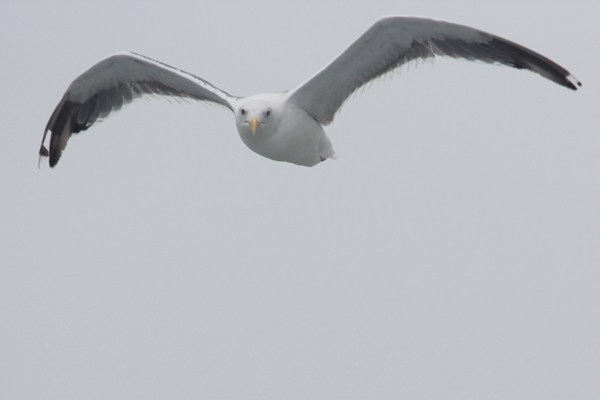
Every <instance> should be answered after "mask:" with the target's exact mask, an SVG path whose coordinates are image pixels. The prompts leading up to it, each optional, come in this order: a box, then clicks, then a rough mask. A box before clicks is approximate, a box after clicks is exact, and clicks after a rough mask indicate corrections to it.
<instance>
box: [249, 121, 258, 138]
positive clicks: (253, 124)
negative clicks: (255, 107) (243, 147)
mask: <svg viewBox="0 0 600 400" xmlns="http://www.w3.org/2000/svg"><path fill="white" fill-rule="evenodd" d="M248 124H250V128H251V129H252V134H253V135H254V134H255V133H256V130H257V129H258V127H259V126H260V121H259V120H258V118H257V117H254V118H253V119H252V121H250V122H248Z"/></svg>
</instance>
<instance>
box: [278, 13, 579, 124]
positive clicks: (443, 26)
mask: <svg viewBox="0 0 600 400" xmlns="http://www.w3.org/2000/svg"><path fill="white" fill-rule="evenodd" d="M435 56H448V57H454V58H464V59H467V60H471V61H475V60H479V61H484V62H488V63H498V64H503V65H507V66H510V67H514V68H518V69H528V70H531V71H533V72H537V73H538V74H540V75H542V76H543V77H545V78H548V79H550V80H552V81H554V82H556V83H558V84H559V85H562V86H565V87H567V88H569V89H573V90H577V86H581V82H579V81H578V80H577V79H575V77H574V76H573V75H571V74H570V72H569V71H567V70H566V69H564V68H563V67H561V66H560V65H558V64H556V63H555V62H553V61H551V60H549V59H547V58H546V57H544V56H542V55H540V54H538V53H536V52H534V51H531V50H529V49H527V48H525V47H523V46H520V45H518V44H516V43H513V42H510V41H508V40H506V39H502V38H500V37H498V36H494V35H492V34H489V33H485V32H482V31H479V30H476V29H473V28H469V27H467V26H463V25H457V24H452V23H449V22H443V21H434V20H430V19H423V18H407V17H386V18H382V19H380V20H379V21H377V22H376V23H375V24H374V25H373V26H372V27H371V28H370V29H369V30H368V31H367V32H365V33H364V34H363V35H362V36H361V37H360V38H359V39H358V40H357V41H356V42H354V43H353V44H352V45H351V46H350V47H349V48H348V49H347V50H346V51H345V52H343V53H342V54H341V55H340V56H339V57H338V58H336V59H335V60H334V61H333V62H332V63H331V64H329V65H328V66H326V67H325V68H324V69H323V70H321V71H320V72H318V73H317V74H316V75H314V76H313V77H311V78H310V79H309V80H308V81H306V82H304V83H302V84H301V85H300V86H298V87H297V88H296V89H294V90H293V91H292V92H291V93H290V97H289V100H288V101H291V102H294V103H295V104H296V105H298V106H299V107H301V108H303V109H304V110H306V112H308V114H309V115H311V116H312V117H313V118H314V119H315V120H317V121H318V122H320V123H321V124H323V125H327V124H329V123H331V122H332V121H333V118H334V116H335V113H336V112H337V111H338V110H339V108H340V107H341V106H342V104H343V103H344V101H345V100H346V99H347V98H348V97H349V96H350V95H351V94H352V93H354V92H355V91H356V90H357V89H359V88H360V87H362V86H363V85H365V84H366V83H368V82H370V81H372V80H373V79H376V78H378V77H380V76H382V75H385V74H386V73H388V72H390V71H393V70H394V69H396V68H398V67H400V66H402V65H404V64H406V63H408V62H409V61H412V60H416V59H423V60H424V59H428V58H433V57H435ZM576 85H577V86H576Z"/></svg>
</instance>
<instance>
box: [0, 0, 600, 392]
mask: <svg viewBox="0 0 600 400" xmlns="http://www.w3.org/2000/svg"><path fill="white" fill-rule="evenodd" d="M0 8H1V9H2V11H1V12H0V51H1V55H0V57H1V62H0V69H1V70H0V93H1V94H0V127H1V131H0V152H1V156H0V398H2V399H11V400H17V399H61V400H64V399H461V400H462V399H598V398H600V343H599V339H598V338H599V337H600V313H599V310H600V292H599V290H598V289H599V284H600V268H599V265H600V262H599V260H600V210H599V204H600V191H599V185H600V160H599V154H600V132H599V129H598V128H599V126H600V112H599V111H600V110H599V100H600V94H599V89H600V84H599V82H598V65H600V52H599V51H598V39H599V38H600V26H599V25H598V17H599V16H600V3H599V2H598V1H573V0H568V1H548V0H544V1H523V0H518V1H489V2H487V1H476V2H470V1H424V0H419V1H376V0H371V1H344V2H327V1H314V2H310V1H303V2H301V3H300V2H298V4H296V3H293V2H288V1H285V2H260V1H253V2H200V1H197V2H181V1H175V2H168V3H167V2H164V3H158V2H131V1H112V2H111V1H103V2H79V1H56V2H52V1H44V2H42V1H39V2H32V1H14V2H13V1H6V0H4V1H2V2H0ZM390 14H399V15H416V16H425V17H432V18H437V19H443V20H449V21H454V22H458V23H462V24H465V25H469V26H473V27H477V28H479V29H482V30H486V31H489V32H492V33H495V34H497V35H499V36H502V37H505V38H507V39H509V40H513V41H516V42H518V43H520V44H523V45H525V46H527V47H530V48H532V49H534V50H536V51H538V52H540V53H542V54H544V55H545V56H547V57H549V58H550V59H553V60H555V61H556V62H558V63H559V64H561V65H563V66H564V67H566V68H567V69H569V70H570V71H572V72H573V74H574V75H575V76H577V77H578V78H579V79H580V80H582V82H583V84H584V86H583V88H582V89H581V90H580V91H578V92H572V91H570V90H567V89H565V88H563V87H560V86H558V85H556V84H554V83H552V82H550V81H548V80H545V79H543V78H540V77H539V76H537V75H535V74H532V73H529V72H523V71H517V70H513V69H509V68H498V67H493V66H489V65H485V64H480V63H469V62H459V61H455V60H444V59H442V60H437V61H436V62H435V65H433V66H431V65H422V66H421V65H419V66H417V67H416V68H415V67H414V66H411V67H410V68H409V70H408V71H406V68H404V69H403V70H402V72H401V74H400V75H396V76H394V79H392V80H390V79H388V80H385V81H382V82H380V83H379V84H375V85H373V86H372V87H371V88H369V89H367V90H365V91H364V93H362V94H359V95H357V96H356V98H354V99H352V100H350V101H349V102H348V103H347V104H346V105H345V107H344V108H343V110H342V112H341V114H340V115H338V117H337V118H336V121H335V122H334V123H333V124H332V125H330V126H329V127H327V128H326V130H327V132H328V134H329V136H330V138H331V139H332V141H333V144H334V148H335V149H336V151H337V152H338V154H339V159H338V160H336V161H327V162H325V163H322V164H321V165H318V166H316V167H314V168H310V169H309V168H304V167H299V166H295V165H292V164H286V163H277V162H274V161H271V160H268V159H266V158H262V157H260V156H258V155H256V154H254V153H252V152H251V151H250V150H248V149H247V148H246V147H245V146H244V145H243V143H242V142H241V141H240V139H239V137H238V134H237V131H236V129H235V125H234V121H233V117H232V115H231V114H230V113H229V112H228V111H227V110H223V109H220V108H218V107H206V106H202V105H198V104H195V103H183V104H177V102H169V101H166V100H158V99H151V100H143V101H139V102H137V103H136V104H133V105H130V106H128V107H127V108H126V109H125V110H124V111H122V112H120V113H118V114H115V115H113V116H111V117H110V118H109V119H107V120H106V121H104V122H102V123H101V124H99V125H97V126H94V127H93V128H92V129H90V130H89V131H87V132H84V133H82V134H80V135H78V136H75V137H73V138H72V139H71V141H70V142H69V145H68V147H67V149H66V151H65V153H64V154H63V158H62V159H61V162H60V163H59V164H58V166H57V168H55V169H52V170H51V169H50V168H48V166H47V164H44V165H42V167H41V169H38V166H37V151H38V149H39V143H40V141H41V137H42V133H43V129H44V127H45V125H46V122H47V120H48V118H49V117H50V114H51V113H52V111H53V109H54V107H55V106H56V104H57V102H58V101H59V100H60V98H61V96H62V95H63V93H64V91H65V90H66V88H67V87H68V85H69V84H70V82H71V81H72V80H73V79H74V78H75V77H77V76H78V75H79V74H80V73H82V72H83V71H85V70H86V69H87V68H89V67H90V66H91V65H93V64H94V63H96V62H97V61H99V60H101V59H102V58H104V57H106V56H108V55H110V54H113V53H116V52H118V51H123V50H131V51H135V52H138V53H141V54H144V55H147V56H149V57H152V58H155V59H157V60H160V61H163V62H166V63H168V64H170V65H173V66H176V67H178V68H181V69H184V70H186V71H189V72H192V73H194V74H196V75H198V76H200V77H202V78H204V79H206V80H208V81H210V82H211V83H213V84H214V85H216V86H218V87H220V88H222V89H223V90H225V91H228V92H229V93H231V94H233V95H238V96H247V95H252V94H255V93H260V92H270V91H282V90H286V89H291V88H293V87H295V86H296V85H297V84H299V83H301V82H303V81H304V80H305V79H307V78H308V77H309V76H311V75H312V74H314V73H315V72H316V71H317V70H319V69H320V68H322V67H323V66H324V65H325V64H327V63H329V62H330V61H331V60H332V59H333V58H334V57H335V56H337V55H338V54H339V53H341V52H342V51H343V50H344V49H345V48H347V47H348V46H349V45H350V44H351V43H352V41H354V40H355V39H356V38H358V36H360V35H361V34H362V33H363V32H364V31H365V30H366V29H368V28H369V26H370V25H371V24H372V23H373V22H375V21H376V20H377V19H378V18H379V17H381V16H383V15H390Z"/></svg>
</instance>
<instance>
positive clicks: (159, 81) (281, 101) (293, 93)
mask: <svg viewBox="0 0 600 400" xmlns="http://www.w3.org/2000/svg"><path fill="white" fill-rule="evenodd" d="M436 56H448V57H453V58H462V59H466V60H470V61H483V62H486V63H493V64H501V65H506V66H509V67H513V68H517V69H528V70H530V71H533V72H536V73H538V74H540V75H542V76H543V77H545V78H548V79H550V80H551V81H554V82H556V83H558V84H559V85H562V86H565V87H567V88H569V89H572V90H577V87H578V86H581V82H579V81H578V80H577V79H576V78H575V77H574V76H573V75H571V73H570V72H569V71H567V70H566V69H564V68H563V67H561V66H560V65H558V64H556V63H555V62H553V61H551V60H549V59H548V58H546V57H544V56H542V55H540V54H538V53H536V52H534V51H532V50H529V49H527V48H525V47H523V46H521V45H518V44H516V43H513V42H511V41H508V40H506V39H502V38H500V37H498V36H495V35H492V34H490V33H486V32H483V31H480V30H477V29H473V28H470V27H467V26H463V25H458V24H453V23H449V22H443V21H434V20H431V19H424V18H409V17H384V18H381V19H380V20H378V21H377V22H376V23H375V24H374V25H373V26H372V27H371V28H370V29H369V30H368V31H366V32H365V33H364V34H363V35H362V36H361V37H360V38H359V39H358V40H357V41H355V42H354V43H353V44H352V45H351V46H350V47H349V48H348V49H347V50H346V51H344V52H343V53H342V54H341V55H340V56H339V57H337V58H336V59H335V60H333V62H331V63H330V64H329V65H327V66H326V67H325V68H323V69H322V70H321V71H319V72H317V73H316V74H315V75H314V76H312V77H311V78H310V79H308V80H307V81H305V82H304V83H302V84H300V85H299V86H298V87H297V88H295V89H293V90H289V91H285V92H282V93H267V94H258V95H254V96H250V97H236V96H232V95H230V94H229V93H226V92H224V91H223V90H221V89H218V88H217V87H215V86H213V85H212V84H210V83H209V82H207V81H205V80H204V79H202V78H199V77H197V76H195V75H192V74H190V73H188V72H185V71H182V70H180V69H177V68H174V67H171V66H169V65H167V64H164V63H162V62H159V61H156V60H153V59H151V58H148V57H145V56H142V55H140V54H136V53H133V52H123V53H117V54H115V55H113V56H110V57H108V58H106V59H104V60H102V61H100V62H99V63H97V64H96V65H94V66H93V67H91V68H90V69H88V70H87V71H86V72H84V73H83V74H81V75H80V76H79V77H77V79H75V80H74V81H73V83H71V85H70V86H69V88H68V89H67V91H66V92H65V94H64V96H63V98H62V100H61V101H60V102H59V103H58V105H57V106H56V109H55V110H54V112H53V113H52V116H51V117H50V120H49V121H48V124H47V125H46V129H45V131H44V137H43V139H42V146H41V148H40V151H39V154H40V159H41V157H42V156H49V157H50V166H51V167H54V166H55V165H56V163H58V160H59V159H60V157H61V154H62V152H63V150H64V149H65V146H66V145H67V141H68V140H69V138H70V137H71V135H72V134H73V133H79V132H81V131H84V130H86V129H88V128H89V127H91V126H92V125H93V124H94V123H95V122H96V121H98V120H100V119H103V118H106V117H107V116H108V115H109V114H110V113H111V112H113V111H117V110H119V109H120V108H121V107H122V106H123V104H127V103H130V102H132V101H133V100H135V99H137V98H139V97H141V96H143V95H149V94H153V95H162V96H173V97H179V98H185V99H192V100H197V101H208V102H212V103H215V104H217V105H220V106H223V107H225V108H228V109H229V110H231V111H232V112H233V114H234V116H235V123H236V127H237V130H238V132H239V135H240V137H241V139H242V141H243V142H244V143H245V144H246V146H248V147H249V148H250V149H251V150H253V151H254V152H256V153H258V154H260V155H262V156H264V157H267V158H270V159H272V160H276V161H286V162H290V163H294V164H298V165H304V166H308V167H312V166H314V165H316V164H318V163H320V162H322V161H325V160H327V159H329V158H336V153H335V151H334V150H333V147H332V145H331V141H330V140H329V138H328V137H327V135H326V134H325V131H324V129H323V126H325V125H328V124H330V123H331V122H332V121H333V119H334V117H335V115H336V113H337V111H338V110H339V109H340V108H341V107H342V105H343V104H344V102H345V101H346V99H348V97H349V96H350V95H351V94H352V93H354V92H355V91H356V90H357V89H359V88H361V87H363V86H364V85H365V84H367V83H369V82H371V81H373V80H374V79H376V78H379V77H382V76H385V75H386V74H388V73H392V72H393V71H394V70H395V69H397V68H399V67H401V66H402V65H405V64H407V63H408V62H410V61H413V60H427V59H432V58H435V57H436ZM48 131H50V132H52V135H51V138H50V147H49V149H50V150H48V149H47V148H46V147H45V145H44V143H45V141H46V135H47V134H48Z"/></svg>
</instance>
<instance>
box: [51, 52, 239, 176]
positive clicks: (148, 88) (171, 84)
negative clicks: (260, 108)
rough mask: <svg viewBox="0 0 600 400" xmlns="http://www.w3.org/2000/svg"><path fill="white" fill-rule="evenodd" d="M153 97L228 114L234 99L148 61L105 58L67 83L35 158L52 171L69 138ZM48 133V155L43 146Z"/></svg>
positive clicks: (122, 56) (194, 78)
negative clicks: (208, 105)
mask: <svg viewBox="0 0 600 400" xmlns="http://www.w3.org/2000/svg"><path fill="white" fill-rule="evenodd" d="M146 94H155V95H162V96H172V97H180V98H188V99H193V100H198V101H208V102H212V103H215V104H218V105H221V106H224V107H226V108H229V109H230V110H232V111H233V103H234V101H235V97H233V96H231V95H230V94H228V93H226V92H224V91H222V90H220V89H218V88H216V87H215V86H213V85H211V84H210V83H208V82H207V81H205V80H204V79H202V78H199V77H197V76H195V75H192V74H190V73H188V72H185V71H181V70H179V69H177V68H173V67H171V66H169V65H167V64H163V63H161V62H159V61H156V60H153V59H151V58H148V57H145V56H142V55H139V54H136V53H132V52H124V53H118V54H115V55H113V56H111V57H108V58H106V59H104V60H102V61H100V62H99V63H98V64H96V65H94V66H93V67H92V68H90V69H89V70H87V71H86V72H84V73H83V74H81V75H80V76H79V77H78V78H77V79H75V80H74V81H73V83H71V85H70V86H69V88H68V89H67V91H66V92H65V94H64V96H63V98H62V99H61V101H60V103H58V106H56V109H55V110H54V112H53V113H52V116H51V117H50V120H49V121H48V125H46V129H45V131H44V137H43V139H42V146H41V147H40V157H41V156H50V166H51V167H54V166H55V165H56V163H57V162H58V160H59V159H60V156H61V154H62V151H63V150H64V148H65V147H66V145H67V141H68V140H69V138H70V137H71V134H73V133H78V132H81V131H84V130H86V129H88V128H89V127H90V126H92V125H93V124H94V122H96V121H97V120H98V119H102V118H105V117H107V116H108V115H109V114H110V113H111V112H114V111H117V110H119V109H120V108H121V107H122V106H123V104H127V103H130V102H132V101H133V100H135V99H137V98H139V97H141V96H143V95H146ZM48 131H50V132H52V137H51V138H50V150H49V151H48V149H46V147H45V146H44V142H45V140H46V135H47V134H48Z"/></svg>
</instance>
